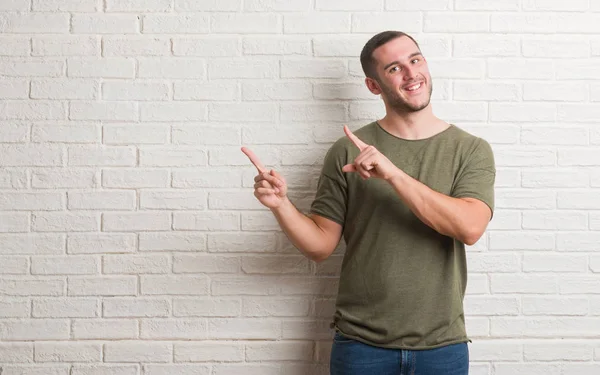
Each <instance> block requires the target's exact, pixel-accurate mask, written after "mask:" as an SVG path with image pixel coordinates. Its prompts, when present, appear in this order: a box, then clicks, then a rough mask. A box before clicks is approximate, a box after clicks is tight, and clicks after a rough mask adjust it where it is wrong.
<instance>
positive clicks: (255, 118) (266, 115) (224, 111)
mask: <svg viewBox="0 0 600 375" xmlns="http://www.w3.org/2000/svg"><path fill="white" fill-rule="evenodd" d="M278 113H279V112H278V106H277V104H276V103H240V104H237V103H235V104H220V103H219V104H217V103H215V104H211V105H210V113H209V119H210V120H211V121H215V122H240V121H247V122H262V123H274V122H276V121H277V115H278Z"/></svg>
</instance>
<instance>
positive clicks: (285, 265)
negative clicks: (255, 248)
mask: <svg viewBox="0 0 600 375" xmlns="http://www.w3.org/2000/svg"><path fill="white" fill-rule="evenodd" d="M242 271H244V272H245V273H248V274H252V273H261V274H271V273H278V274H287V275H290V274H306V273H309V272H310V263H309V260H308V259H307V258H305V257H304V256H300V255H298V256H296V255H293V256H290V255H261V256H252V257H250V256H248V257H243V258H242Z"/></svg>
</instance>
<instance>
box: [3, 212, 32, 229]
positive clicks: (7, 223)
mask: <svg viewBox="0 0 600 375" xmlns="http://www.w3.org/2000/svg"><path fill="white" fill-rule="evenodd" d="M17 232H29V214H28V213H25V212H17V213H0V233H17Z"/></svg>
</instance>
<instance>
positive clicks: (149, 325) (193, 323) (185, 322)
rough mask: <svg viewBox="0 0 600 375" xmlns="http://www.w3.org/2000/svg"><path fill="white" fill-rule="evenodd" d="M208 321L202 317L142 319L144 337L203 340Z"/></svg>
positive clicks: (141, 336) (142, 335)
mask: <svg viewBox="0 0 600 375" xmlns="http://www.w3.org/2000/svg"><path fill="white" fill-rule="evenodd" d="M206 334H207V326H206V321H204V320H201V319H160V320H142V323H141V334H140V338H142V339H154V340H201V339H204V338H206Z"/></svg>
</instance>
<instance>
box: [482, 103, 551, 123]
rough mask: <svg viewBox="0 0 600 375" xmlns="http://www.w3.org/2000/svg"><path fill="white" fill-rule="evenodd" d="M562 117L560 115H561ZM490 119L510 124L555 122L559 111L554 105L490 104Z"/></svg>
mask: <svg viewBox="0 0 600 375" xmlns="http://www.w3.org/2000/svg"><path fill="white" fill-rule="evenodd" d="M559 117H560V114H559ZM490 118H491V120H492V121H510V122H543V121H550V122H551V121H555V120H556V118H557V109H556V106H555V105H554V104H546V103H541V104H537V103H536V104H533V103H525V104H504V103H491V104H490Z"/></svg>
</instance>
